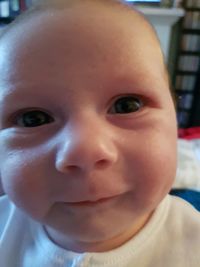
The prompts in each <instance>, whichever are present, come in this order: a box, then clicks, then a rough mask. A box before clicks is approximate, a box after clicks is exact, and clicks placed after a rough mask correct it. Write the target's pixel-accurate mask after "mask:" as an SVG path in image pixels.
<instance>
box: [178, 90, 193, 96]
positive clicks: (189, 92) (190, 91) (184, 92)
mask: <svg viewBox="0 0 200 267" xmlns="http://www.w3.org/2000/svg"><path fill="white" fill-rule="evenodd" d="M175 91H176V93H177V94H178V95H186V94H193V90H182V89H175Z"/></svg>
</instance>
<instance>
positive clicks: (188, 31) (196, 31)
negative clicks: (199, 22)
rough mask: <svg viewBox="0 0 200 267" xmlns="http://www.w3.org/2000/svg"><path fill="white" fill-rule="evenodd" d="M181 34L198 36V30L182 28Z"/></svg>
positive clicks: (199, 30)
mask: <svg viewBox="0 0 200 267" xmlns="http://www.w3.org/2000/svg"><path fill="white" fill-rule="evenodd" d="M182 32H183V33H191V34H200V29H191V28H183V29H182Z"/></svg>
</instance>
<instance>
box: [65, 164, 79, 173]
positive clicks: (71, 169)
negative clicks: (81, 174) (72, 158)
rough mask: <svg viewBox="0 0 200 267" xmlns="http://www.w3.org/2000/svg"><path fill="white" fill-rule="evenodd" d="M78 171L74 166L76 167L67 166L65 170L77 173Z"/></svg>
mask: <svg viewBox="0 0 200 267" xmlns="http://www.w3.org/2000/svg"><path fill="white" fill-rule="evenodd" d="M78 169H79V167H78V166H76V165H68V166H67V170H68V171H71V172H72V171H77V170H78Z"/></svg>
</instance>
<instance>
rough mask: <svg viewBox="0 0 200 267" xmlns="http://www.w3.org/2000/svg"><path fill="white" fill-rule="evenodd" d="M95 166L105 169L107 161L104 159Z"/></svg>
mask: <svg viewBox="0 0 200 267" xmlns="http://www.w3.org/2000/svg"><path fill="white" fill-rule="evenodd" d="M95 165H96V167H97V168H105V167H107V166H108V165H109V161H108V160H106V159H101V160H98V161H97V162H96V164H95Z"/></svg>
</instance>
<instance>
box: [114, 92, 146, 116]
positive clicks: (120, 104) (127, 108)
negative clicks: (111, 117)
mask: <svg viewBox="0 0 200 267" xmlns="http://www.w3.org/2000/svg"><path fill="white" fill-rule="evenodd" d="M141 107H142V102H141V100H140V99H138V98H137V97H135V96H123V97H120V98H118V99H117V100H116V101H115V102H114V104H113V106H112V107H111V108H110V110H109V113H111V114H114V113H121V114H123V113H131V112H136V111H138V110H139V109H140V108H141Z"/></svg>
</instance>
